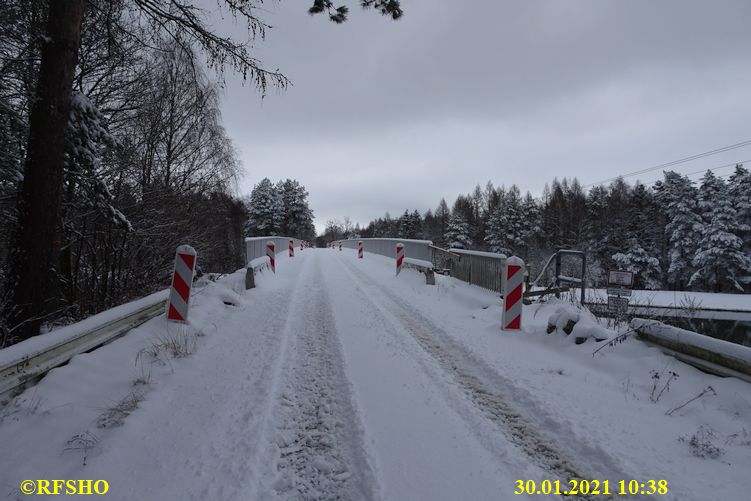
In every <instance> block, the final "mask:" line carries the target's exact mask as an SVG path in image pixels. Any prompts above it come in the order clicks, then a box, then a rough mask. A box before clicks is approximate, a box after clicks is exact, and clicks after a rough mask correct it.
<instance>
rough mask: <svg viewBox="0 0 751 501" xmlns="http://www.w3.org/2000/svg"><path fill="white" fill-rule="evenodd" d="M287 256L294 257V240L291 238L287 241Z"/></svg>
mask: <svg viewBox="0 0 751 501" xmlns="http://www.w3.org/2000/svg"><path fill="white" fill-rule="evenodd" d="M289 257H295V241H294V240H292V239H290V241H289Z"/></svg>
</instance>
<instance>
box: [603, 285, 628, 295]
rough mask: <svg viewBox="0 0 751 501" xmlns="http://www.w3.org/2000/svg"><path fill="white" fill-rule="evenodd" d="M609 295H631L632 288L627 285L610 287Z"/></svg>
mask: <svg viewBox="0 0 751 501" xmlns="http://www.w3.org/2000/svg"><path fill="white" fill-rule="evenodd" d="M608 296H623V297H631V289H627V288H625V287H608Z"/></svg>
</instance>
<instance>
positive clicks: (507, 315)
mask: <svg viewBox="0 0 751 501" xmlns="http://www.w3.org/2000/svg"><path fill="white" fill-rule="evenodd" d="M503 278H504V287H503V318H502V320H501V324H502V325H501V328H502V329H503V330H506V331H511V330H521V328H522V305H523V303H524V302H523V301H522V287H523V282H524V261H522V259H521V258H518V257H516V256H511V257H509V258H506V265H505V266H504V268H503Z"/></svg>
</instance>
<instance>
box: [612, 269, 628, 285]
mask: <svg viewBox="0 0 751 501" xmlns="http://www.w3.org/2000/svg"><path fill="white" fill-rule="evenodd" d="M608 285H620V286H622V287H633V285H634V274H633V273H632V272H630V271H626V270H610V271H608Z"/></svg>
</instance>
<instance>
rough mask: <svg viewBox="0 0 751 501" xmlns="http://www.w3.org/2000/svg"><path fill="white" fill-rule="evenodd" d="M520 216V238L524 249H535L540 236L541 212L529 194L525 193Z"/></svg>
mask: <svg viewBox="0 0 751 501" xmlns="http://www.w3.org/2000/svg"><path fill="white" fill-rule="evenodd" d="M522 214H523V218H524V231H523V232H522V238H523V240H524V244H525V248H527V249H531V248H536V247H537V243H538V240H539V239H540V237H541V235H542V211H541V210H540V206H539V204H538V203H537V200H535V198H534V197H533V196H532V194H531V193H530V192H527V194H526V195H525V196H524V200H523V201H522Z"/></svg>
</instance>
